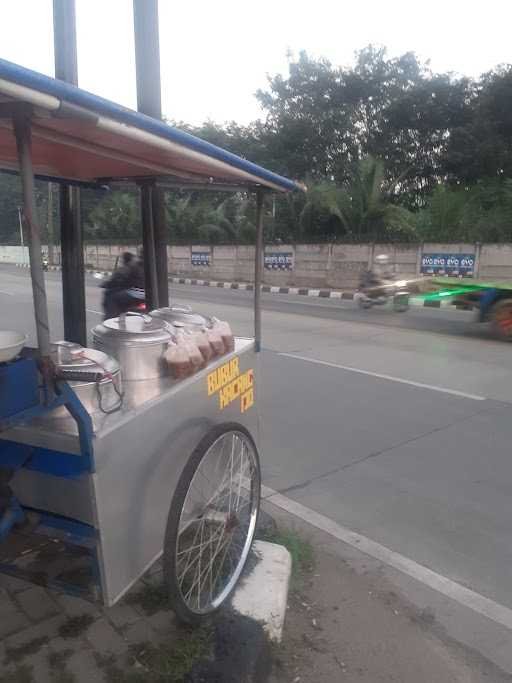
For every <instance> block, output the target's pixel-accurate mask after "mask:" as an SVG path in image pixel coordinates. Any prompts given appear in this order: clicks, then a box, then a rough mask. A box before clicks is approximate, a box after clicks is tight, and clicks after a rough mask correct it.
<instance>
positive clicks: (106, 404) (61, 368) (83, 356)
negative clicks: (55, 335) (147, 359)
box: [49, 341, 123, 419]
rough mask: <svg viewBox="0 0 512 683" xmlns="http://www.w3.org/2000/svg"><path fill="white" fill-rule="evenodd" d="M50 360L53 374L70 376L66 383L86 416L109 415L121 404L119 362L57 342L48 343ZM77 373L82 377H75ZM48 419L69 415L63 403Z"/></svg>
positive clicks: (87, 350) (70, 344)
mask: <svg viewBox="0 0 512 683" xmlns="http://www.w3.org/2000/svg"><path fill="white" fill-rule="evenodd" d="M52 360H53V362H54V364H55V369H56V372H57V374H58V375H59V376H60V377H62V378H63V379H67V378H70V379H69V380H68V381H69V384H70V386H71V387H72V388H73V390H74V392H75V393H76V395H77V396H78V398H79V399H80V401H81V403H82V405H83V406H84V408H85V409H86V410H87V412H88V413H89V414H90V415H96V414H98V413H103V414H106V415H108V414H110V413H113V412H115V411H116V410H119V409H120V408H121V406H122V403H123V398H122V382H121V370H120V367H119V363H118V362H117V361H116V360H115V358H112V357H110V356H108V355H107V354H105V353H103V352H101V351H98V350H96V349H86V348H83V347H82V346H80V344H73V343H72V342H66V341H60V342H56V343H55V344H53V346H52ZM80 375H82V376H83V379H78V378H79V377H80ZM49 417H50V419H54V418H69V417H70V415H69V412H68V410H67V408H65V407H64V406H62V407H60V408H57V409H56V410H53V411H52V412H51V414H50V416H49Z"/></svg>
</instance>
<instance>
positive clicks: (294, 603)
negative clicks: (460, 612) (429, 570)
mask: <svg viewBox="0 0 512 683" xmlns="http://www.w3.org/2000/svg"><path fill="white" fill-rule="evenodd" d="M313 556H314V567H312V568H311V570H310V571H309V572H308V571H306V572H305V573H304V574H303V575H302V576H300V577H299V578H298V579H297V580H295V582H294V585H292V590H291V591H290V596H289V607H288V612H287V616H286V622H285V629H284V636H283V642H282V644H281V645H280V646H278V647H276V650H275V664H274V671H273V674H272V677H271V682H272V683H335V682H337V681H340V682H343V683H381V682H382V683H384V681H386V682H389V681H393V682H396V683H484V682H485V683H490V682H492V683H502V682H504V681H511V680H512V677H511V676H509V675H508V674H505V673H504V672H502V671H500V670H498V669H497V668H496V667H495V666H494V665H493V664H491V663H490V662H488V661H486V660H484V659H483V658H482V657H480V655H478V654H476V653H473V652H471V651H468V650H467V649H465V648H463V647H461V646H459V645H458V644H456V643H454V642H451V641H449V640H448V639H447V638H445V637H443V634H442V633H440V632H439V629H438V628H437V627H436V624H435V618H434V615H433V614H430V613H428V612H427V611H419V610H417V609H416V608H415V607H413V606H412V605H410V604H407V603H406V602H405V601H404V600H403V599H402V598H401V597H400V596H398V595H397V594H396V593H395V592H394V591H393V590H392V589H391V587H390V586H389V585H387V583H386V582H385V580H383V579H382V578H380V577H376V576H373V577H372V576H364V575H361V574H358V573H356V572H355V571H354V570H353V569H352V568H351V567H350V566H349V565H348V564H347V563H345V562H343V560H342V559H340V557H339V556H335V555H333V554H330V553H329V552H328V551H326V550H324V549H320V548H318V547H315V545H314V544H313Z"/></svg>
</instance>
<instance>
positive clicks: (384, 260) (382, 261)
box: [375, 254, 389, 266]
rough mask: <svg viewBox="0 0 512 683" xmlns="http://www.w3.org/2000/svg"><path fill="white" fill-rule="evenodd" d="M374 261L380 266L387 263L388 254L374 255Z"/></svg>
mask: <svg viewBox="0 0 512 683" xmlns="http://www.w3.org/2000/svg"><path fill="white" fill-rule="evenodd" d="M375 263H378V264H379V265H380V266H385V265H387V264H388V263H389V256H388V255H387V254H379V255H378V256H376V257H375Z"/></svg>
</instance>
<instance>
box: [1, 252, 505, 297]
mask: <svg viewBox="0 0 512 683" xmlns="http://www.w3.org/2000/svg"><path fill="white" fill-rule="evenodd" d="M43 250H44V251H45V252H47V248H46V247H43ZM134 250H135V247H134V246H133V245H130V246H128V245H105V244H101V245H91V244H89V245H87V246H86V247H85V248H84V257H85V262H86V264H87V266H88V267H89V268H92V269H98V270H112V268H113V267H114V264H115V261H116V258H117V257H118V256H119V255H120V254H121V253H122V252H123V251H134ZM27 251H28V250H27V248H26V247H25V248H24V249H22V248H21V247H12V246H0V262H3V263H28V253H27ZM167 253H168V263H169V273H170V274H171V275H173V276H179V277H187V278H197V279H202V280H220V281H227V282H244V281H245V282H249V281H251V280H252V278H253V269H254V247H252V246H215V247H213V246H208V245H191V246H170V247H168V248H167ZM265 254H266V260H265V268H264V273H263V280H264V282H265V283H266V284H269V285H276V286H282V287H294V286H296V287H301V286H303V287H313V288H315V287H318V288H324V287H328V288H334V289H351V288H355V287H356V286H357V284H358V281H359V276H360V273H361V272H362V271H363V270H365V269H366V268H368V265H369V264H371V263H372V261H373V258H374V256H375V255H376V254H389V255H390V257H391V259H392V261H393V262H394V263H395V269H396V272H397V273H399V274H401V275H403V276H404V278H405V277H414V276H417V275H419V274H420V268H421V259H422V254H474V257H475V265H474V275H475V277H479V278H486V279H490V280H491V279H500V280H512V244H482V245H479V244H476V245H475V244H449V243H446V244H443V243H425V244H419V245H406V244H396V245H390V244H288V245H283V244H281V245H278V246H274V245H268V246H267V247H266V250H265ZM54 262H55V265H59V264H60V250H59V247H55V248H54Z"/></svg>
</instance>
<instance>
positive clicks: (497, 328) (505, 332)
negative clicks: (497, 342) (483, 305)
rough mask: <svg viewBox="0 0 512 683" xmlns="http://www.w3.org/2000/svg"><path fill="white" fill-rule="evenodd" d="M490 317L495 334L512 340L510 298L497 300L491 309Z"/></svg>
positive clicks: (511, 307) (511, 300) (511, 305)
mask: <svg viewBox="0 0 512 683" xmlns="http://www.w3.org/2000/svg"><path fill="white" fill-rule="evenodd" d="M490 319H491V325H492V328H493V330H494V332H495V334H496V335H497V336H498V337H500V338H501V339H504V340H505V341H512V299H502V300H501V301H498V302H497V303H496V304H495V305H494V306H493V307H492V309H491V314H490Z"/></svg>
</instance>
